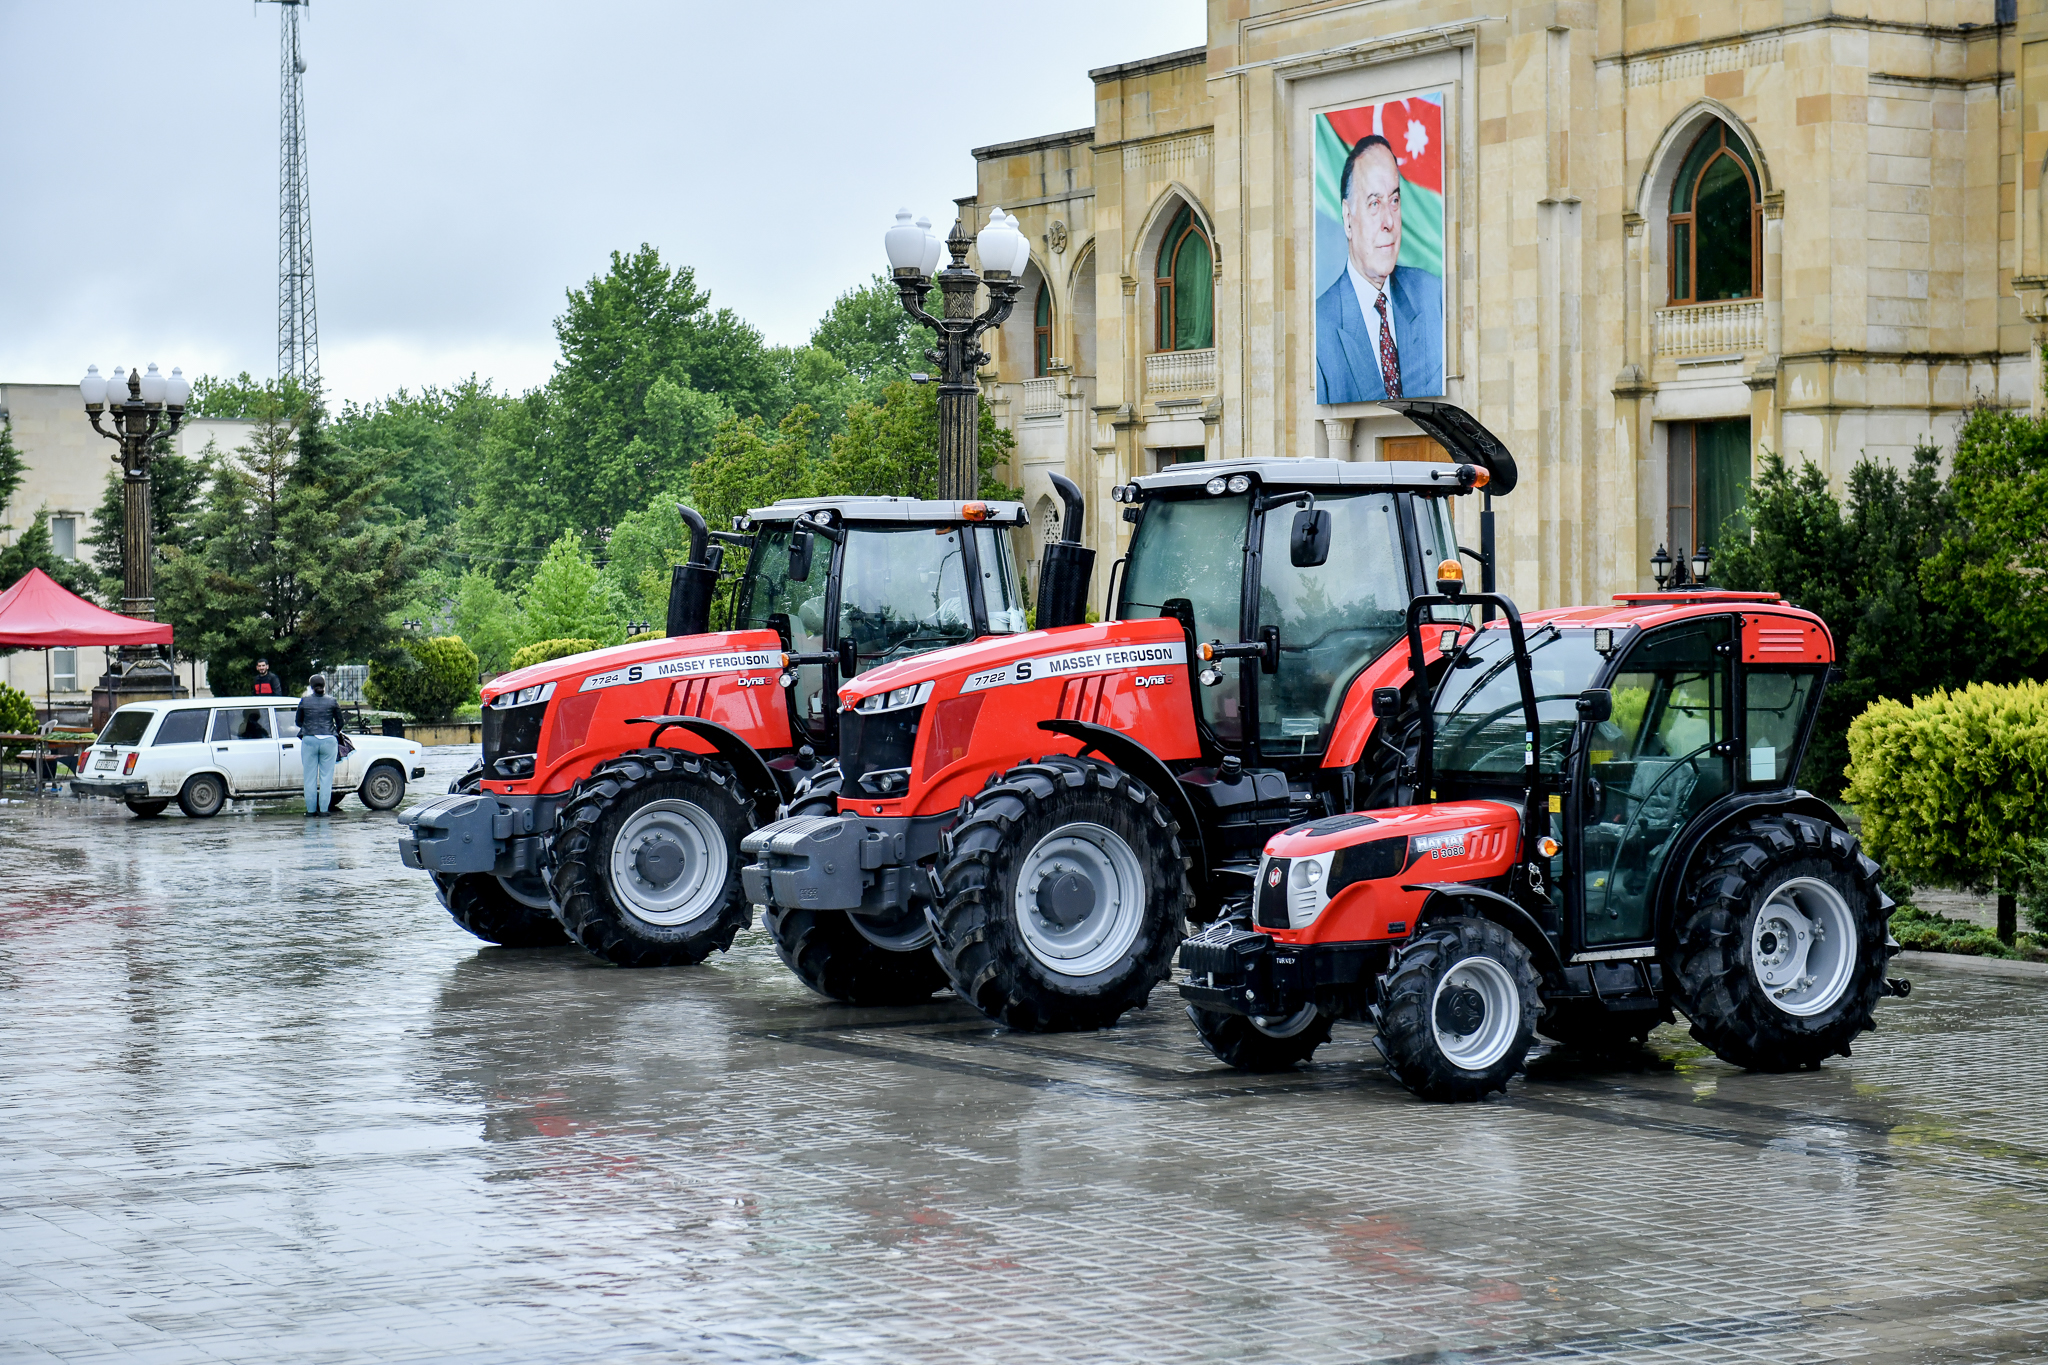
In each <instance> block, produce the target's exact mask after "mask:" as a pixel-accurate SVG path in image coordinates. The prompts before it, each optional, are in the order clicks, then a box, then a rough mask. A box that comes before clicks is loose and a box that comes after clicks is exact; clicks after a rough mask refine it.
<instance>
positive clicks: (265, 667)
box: [249, 659, 284, 697]
mask: <svg viewBox="0 0 2048 1365" xmlns="http://www.w3.org/2000/svg"><path fill="white" fill-rule="evenodd" d="M249 694H250V695H251V696H255V697H281V696H283V695H284V679H283V678H280V677H278V676H277V674H275V673H272V672H271V671H270V660H268V659H258V660H257V661H256V681H255V683H254V684H253V685H252V686H251V687H250V688H249Z"/></svg>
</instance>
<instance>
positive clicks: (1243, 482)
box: [1225, 474, 1252, 493]
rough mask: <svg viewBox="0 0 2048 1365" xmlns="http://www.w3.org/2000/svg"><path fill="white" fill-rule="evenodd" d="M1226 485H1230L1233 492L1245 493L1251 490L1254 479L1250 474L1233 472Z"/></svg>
mask: <svg viewBox="0 0 2048 1365" xmlns="http://www.w3.org/2000/svg"><path fill="white" fill-rule="evenodd" d="M1225 486H1226V487H1228V488H1229V489H1230V491H1231V492H1233V493H1244V492H1249V491H1250V489H1251V486H1252V481H1251V478H1250V477H1249V476H1248V475H1244V474H1232V475H1231V476H1230V482H1229V483H1228V484H1227V485H1225Z"/></svg>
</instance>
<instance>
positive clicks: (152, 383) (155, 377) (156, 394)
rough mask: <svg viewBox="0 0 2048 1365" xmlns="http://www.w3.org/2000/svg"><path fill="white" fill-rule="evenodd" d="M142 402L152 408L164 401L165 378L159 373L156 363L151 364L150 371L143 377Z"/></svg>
mask: <svg viewBox="0 0 2048 1365" xmlns="http://www.w3.org/2000/svg"><path fill="white" fill-rule="evenodd" d="M142 401H143V402H145V403H147V404H149V405H150V406H151V407H155V406H157V405H158V404H159V403H162V402H163V401H164V377H163V376H162V375H161V374H159V373H157V368H156V364H155V362H151V364H150V367H149V370H148V371H147V372H146V373H145V374H144V375H143V376H142Z"/></svg>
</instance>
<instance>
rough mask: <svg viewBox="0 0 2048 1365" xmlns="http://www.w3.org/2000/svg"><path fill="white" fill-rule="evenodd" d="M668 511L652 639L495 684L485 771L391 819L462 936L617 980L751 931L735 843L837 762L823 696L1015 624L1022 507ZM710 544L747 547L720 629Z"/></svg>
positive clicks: (817, 502)
mask: <svg viewBox="0 0 2048 1365" xmlns="http://www.w3.org/2000/svg"><path fill="white" fill-rule="evenodd" d="M1061 482H1064V480H1062V481H1061ZM1071 488H1072V485H1068V489H1069V490H1071ZM1076 497H1077V498H1078V495H1076ZM681 510H682V512H683V516H684V520H685V521H686V523H687V524H688V526H689V529H690V541H691V547H690V555H689V561H688V562H687V563H686V564H682V565H678V566H677V568H676V570H675V576H674V579H673V581H672V583H671V587H670V597H669V619H668V638H666V639H661V640H649V641H644V642H641V643H638V644H627V645H619V646H616V647H614V648H611V649H600V650H596V651H593V652H591V653H588V654H578V655H575V656H572V657H570V658H565V659H556V660H554V661H552V662H549V663H544V664H537V665H535V666H533V667H531V668H524V669H520V670H519V671H517V672H515V673H508V674H506V675H504V676H502V677H499V678H496V679H494V680H493V681H492V682H491V683H490V684H489V685H488V687H487V688H486V690H485V693H484V698H483V718H484V723H483V764H482V766H481V767H480V768H478V769H477V770H475V771H474V772H472V773H470V774H469V775H468V776H467V777H465V778H463V779H462V780H460V781H459V782H458V783H457V784H456V786H455V788H454V789H453V790H452V791H451V792H450V794H449V795H447V796H445V797H441V798H438V799H436V800H434V801H431V802H428V803H426V804H424V805H422V806H420V807H418V808H416V809H414V810H412V811H409V812H407V813H406V814H405V816H403V817H402V818H403V821H404V823H405V825H406V831H405V833H404V835H403V836H402V837H401V838H400V840H399V854H400V856H401V857H402V858H403V859H404V860H405V862H406V864H407V866H410V867H416V868H420V869H422V870H424V871H427V872H429V873H431V874H433V877H434V882H435V886H436V888H437V889H438V890H439V892H440V895H441V899H442V902H443V903H444V904H445V905H446V906H447V907H448V912H449V913H450V914H451V915H452V916H454V918H455V921H456V923H458V924H460V925H462V927H463V928H465V929H467V930H469V931H470V932H471V933H473V934H476V935H477V936H478V937H479V938H483V939H486V940H488V941H490V942H493V943H499V944H506V945H511V946H528V945H538V944H545V943H559V942H561V941H562V937H563V935H564V933H566V934H567V935H568V936H569V937H571V938H573V939H575V940H576V942H578V943H580V944H582V945H583V946H584V947H585V948H587V949H589V950H590V951H591V952H593V953H595V954H597V955H598V956H599V957H603V958H606V959H607V960H609V961H612V962H615V963H618V964H620V965H621V966H629V967H651V966H665V965H669V964H674V963H694V962H700V961H702V960H703V959H704V958H705V957H706V956H707V955H709V954H710V952H711V951H712V950H713V949H714V948H715V949H718V950H720V951H723V950H724V949H725V948H727V947H728V946H730V945H731V943H732V938H733V935H734V934H735V933H736V932H738V930H739V929H740V928H741V927H743V926H744V925H746V924H747V923H749V922H751V919H752V909H751V907H750V906H749V904H748V902H747V901H746V899H745V898H743V897H742V896H741V895H740V882H739V864H740V859H739V842H740V839H741V836H743V835H745V834H746V833H747V832H748V831H749V830H751V829H753V828H754V826H755V825H756V824H757V823H758V822H759V821H761V820H764V819H769V818H772V817H773V816H774V814H775V811H776V809H777V807H778V806H779V805H780V804H781V803H782V802H783V801H784V800H786V799H787V798H788V797H789V795H790V794H791V792H792V791H793V790H794V788H795V785H796V783H797V781H798V780H799V779H801V778H802V777H803V776H804V775H805V773H806V772H807V771H809V770H811V769H814V768H816V767H817V766H818V760H817V758H816V755H817V754H818V753H820V752H823V753H826V754H828V755H829V754H832V753H835V752H837V750H838V748H839V744H840V737H839V730H840V724H841V712H840V710H839V707H838V706H837V705H836V704H827V703H828V702H829V701H830V699H831V698H833V697H834V695H835V694H836V693H837V692H838V690H839V688H840V686H841V685H842V684H843V683H845V682H847V681H848V680H851V679H853V678H854V677H856V676H857V675H859V674H862V673H865V672H867V671H869V670H871V669H875V668H878V667H882V666H884V665H887V664H889V663H891V662H892V661H894V660H900V659H904V658H907V657H910V656H912V655H916V654H920V653H923V652H925V651H927V650H933V649H938V648H941V647H943V646H947V645H956V644H959V643H961V642H963V641H967V640H973V639H975V638H976V637H979V636H994V635H1010V634H1018V633H1021V632H1022V631H1023V630H1024V629H1025V614H1024V607H1023V599H1022V594H1021V591H1020V584H1019V579H1018V575H1017V569H1016V564H1015V562H1014V559H1013V557H1012V554H1011V548H1010V540H1009V535H1010V529H1011V528H1012V527H1016V526H1020V525H1023V524H1024V521H1025V511H1024V508H1023V506H1022V505H1021V504H1018V503H1010V502H928V501H919V500H915V499H909V498H857V497H848V498H806V499H788V500H784V501H782V502H778V503H776V504H775V505H774V506H772V507H766V508H760V509H757V510H756V511H754V512H753V513H752V515H751V517H749V518H746V519H744V521H743V523H742V524H743V526H744V528H745V529H744V530H736V531H733V532H713V531H709V530H707V528H706V527H705V525H704V521H703V518H701V517H699V516H698V515H697V514H696V513H695V512H692V511H690V510H689V509H687V508H685V509H681ZM714 539H716V540H719V541H723V542H726V543H727V544H732V545H735V546H737V547H739V548H741V549H742V550H744V551H746V552H747V555H748V557H747V561H746V564H745V568H744V571H743V572H742V573H741V574H740V575H738V576H737V583H736V585H734V590H733V600H732V612H731V619H732V622H733V628H732V629H730V630H724V631H716V632H714V631H711V630H710V629H709V621H710V614H711V607H712V602H713V598H714V595H715V594H716V593H717V591H718V588H719V571H720V569H721V567H722V564H723V559H724V553H725V545H723V544H720V545H713V544H711V542H712V541H713V540H714ZM1053 578H1054V585H1055V587H1057V581H1058V578H1059V575H1058V573H1055V574H1054V575H1053ZM1069 595H1070V596H1071V595H1073V594H1069ZM1041 605H1042V606H1043V604H1041ZM1075 619H1079V617H1078V616H1077V617H1076V618H1075Z"/></svg>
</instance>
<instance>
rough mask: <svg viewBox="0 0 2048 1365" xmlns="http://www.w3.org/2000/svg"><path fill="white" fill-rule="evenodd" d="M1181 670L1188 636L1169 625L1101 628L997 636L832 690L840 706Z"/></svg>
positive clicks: (1165, 620) (1166, 621)
mask: <svg viewBox="0 0 2048 1365" xmlns="http://www.w3.org/2000/svg"><path fill="white" fill-rule="evenodd" d="M1186 662H1187V636H1186V635H1185V634H1184V633H1183V632H1182V630H1181V627H1180V622H1178V621H1176V620H1173V619H1172V618H1171V617H1161V618H1158V619H1155V620H1149V621H1101V622H1097V623H1095V624H1092V625H1085V626H1061V627H1059V628H1057V629H1054V630H1027V631H1025V632H1024V633H1023V634H1021V635H996V636H990V637H988V638H986V639H981V640H976V641H975V642H974V643H972V644H965V645H954V646H953V647H952V648H950V649H937V650H933V651H932V652H931V653H929V654H919V655H916V656H915V657H913V658H909V659H900V660H898V661H897V662H895V663H892V664H884V665H882V666H881V667H880V668H877V669H874V670H872V671H870V672H867V673H863V674H861V675H860V676H859V677H857V678H855V679H854V680H853V681H851V682H849V683H848V684H846V686H844V687H842V688H840V689H839V704H840V705H841V706H849V707H850V706H855V705H858V704H859V703H860V701H861V699H862V698H864V697H872V696H875V695H876V694H878V693H886V692H893V691H895V690H897V689H899V688H904V687H913V686H915V685H917V684H919V683H923V682H941V683H943V682H944V681H945V680H948V679H950V680H953V681H954V682H955V683H956V684H957V685H956V686H955V687H952V688H946V687H943V686H942V687H941V688H940V689H939V690H940V693H941V695H943V694H945V693H947V692H950V691H959V692H974V691H982V690H985V689H988V688H992V687H1000V686H1005V685H1008V684H1011V683H1022V682H1032V681H1036V680H1041V679H1045V678H1057V677H1074V676H1080V675H1084V674H1092V673H1103V672H1109V671H1111V670H1115V669H1126V668H1144V667H1147V666H1149V665H1154V664H1160V665H1164V664H1184V663H1186Z"/></svg>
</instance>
